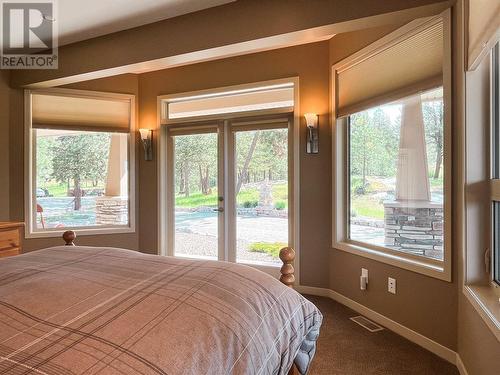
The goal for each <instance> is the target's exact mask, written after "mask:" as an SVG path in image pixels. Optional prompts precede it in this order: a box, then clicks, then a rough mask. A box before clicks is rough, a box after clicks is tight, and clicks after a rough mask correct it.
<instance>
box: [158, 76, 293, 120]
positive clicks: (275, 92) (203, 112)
mask: <svg viewBox="0 0 500 375" xmlns="http://www.w3.org/2000/svg"><path fill="white" fill-rule="evenodd" d="M293 93H294V89H293V84H282V85H276V86H274V87H273V86H271V87H262V88H255V89H248V90H235V91H226V92H220V93H216V94H213V95H209V96H203V95H202V96H198V97H188V98H180V99H176V100H173V101H170V102H169V103H168V104H167V105H168V118H169V119H179V118H186V117H196V116H208V115H218V114H225V113H235V112H246V111H255V110H262V109H273V108H289V107H290V108H291V107H293V104H294V97H293V95H294V94H293Z"/></svg>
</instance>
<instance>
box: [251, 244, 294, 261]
mask: <svg viewBox="0 0 500 375" xmlns="http://www.w3.org/2000/svg"><path fill="white" fill-rule="evenodd" d="M285 246H287V244H286V243H282V242H272V243H269V242H253V243H251V244H250V245H249V246H248V250H250V251H252V252H255V253H266V254H269V255H271V256H272V257H273V258H278V257H279V253H280V250H281V249H282V248H284V247H285Z"/></svg>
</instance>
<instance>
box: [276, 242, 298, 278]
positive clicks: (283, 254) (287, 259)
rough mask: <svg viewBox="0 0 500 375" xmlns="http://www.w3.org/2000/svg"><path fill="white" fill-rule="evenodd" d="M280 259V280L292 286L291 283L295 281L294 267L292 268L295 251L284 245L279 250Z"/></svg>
mask: <svg viewBox="0 0 500 375" xmlns="http://www.w3.org/2000/svg"><path fill="white" fill-rule="evenodd" d="M280 259H281V261H282V262H283V265H282V266H281V270H280V272H281V277H280V281H281V282H282V283H283V284H285V285H286V286H289V287H293V283H294V282H295V275H294V272H295V269H294V268H293V261H294V259H295V251H294V250H293V249H292V248H291V247H284V248H283V249H281V250H280Z"/></svg>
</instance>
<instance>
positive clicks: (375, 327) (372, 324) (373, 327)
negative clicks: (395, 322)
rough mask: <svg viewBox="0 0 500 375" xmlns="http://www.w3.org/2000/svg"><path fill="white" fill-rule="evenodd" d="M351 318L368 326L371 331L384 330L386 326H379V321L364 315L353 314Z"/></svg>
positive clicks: (364, 326) (365, 326) (362, 325)
mask: <svg viewBox="0 0 500 375" xmlns="http://www.w3.org/2000/svg"><path fill="white" fill-rule="evenodd" d="M349 319H351V320H352V321H353V322H355V323H358V324H359V325H360V326H361V327H363V328H366V329H367V330H368V331H370V332H378V331H382V330H383V329H384V328H383V327H381V326H379V325H378V324H377V323H375V322H372V321H371V320H370V319H367V318H365V317H364V316H361V315H359V316H353V317H352V318H349Z"/></svg>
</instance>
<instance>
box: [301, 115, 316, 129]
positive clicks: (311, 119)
mask: <svg viewBox="0 0 500 375" xmlns="http://www.w3.org/2000/svg"><path fill="white" fill-rule="evenodd" d="M304 117H305V119H306V125H307V127H308V128H315V129H316V128H317V127H318V115H317V114H316V113H304Z"/></svg>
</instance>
